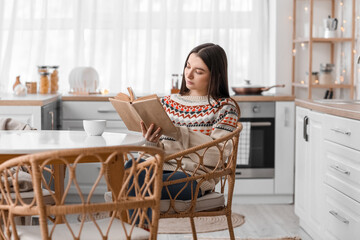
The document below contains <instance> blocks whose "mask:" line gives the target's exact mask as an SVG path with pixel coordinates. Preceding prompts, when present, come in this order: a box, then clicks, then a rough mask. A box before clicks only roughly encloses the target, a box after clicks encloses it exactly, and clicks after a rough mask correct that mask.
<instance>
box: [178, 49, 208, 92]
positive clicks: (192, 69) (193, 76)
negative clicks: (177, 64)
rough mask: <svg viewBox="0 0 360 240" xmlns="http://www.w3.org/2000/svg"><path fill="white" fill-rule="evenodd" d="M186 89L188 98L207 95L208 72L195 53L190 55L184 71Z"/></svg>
mask: <svg viewBox="0 0 360 240" xmlns="http://www.w3.org/2000/svg"><path fill="white" fill-rule="evenodd" d="M184 76H185V81H186V87H187V88H188V89H189V90H190V92H189V95H190V96H205V95H207V94H208V92H207V91H208V86H209V82H210V71H209V69H208V67H207V66H206V64H205V63H204V62H203V60H202V59H201V58H200V57H198V55H197V54H196V53H192V54H190V56H189V59H188V61H187V63H186V67H185V70H184Z"/></svg>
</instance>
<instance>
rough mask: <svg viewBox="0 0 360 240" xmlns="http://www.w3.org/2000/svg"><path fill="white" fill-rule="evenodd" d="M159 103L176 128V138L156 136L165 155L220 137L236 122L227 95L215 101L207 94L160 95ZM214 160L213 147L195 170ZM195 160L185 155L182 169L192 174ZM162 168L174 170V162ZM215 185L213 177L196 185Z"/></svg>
mask: <svg viewBox="0 0 360 240" xmlns="http://www.w3.org/2000/svg"><path fill="white" fill-rule="evenodd" d="M161 103H162V105H163V107H164V109H165V111H166V113H167V114H168V115H169V117H170V119H171V120H172V121H173V123H174V125H175V126H176V127H178V130H179V136H178V139H173V138H171V137H167V136H162V137H161V138H160V143H159V145H160V146H161V147H162V148H163V149H164V150H165V154H166V155H168V154H173V153H176V152H179V151H183V150H185V149H188V148H190V147H193V146H197V145H200V144H204V143H206V142H209V141H212V140H213V139H217V138H220V137H222V136H224V135H226V134H228V133H229V132H232V131H233V130H234V129H235V128H236V124H237V122H238V117H239V116H238V113H237V109H236V107H235V105H234V103H233V102H232V100H231V99H230V98H222V99H219V100H218V101H214V100H212V101H210V103H211V104H209V102H208V97H207V96H181V95H178V94H175V95H170V96H166V97H163V98H161ZM229 147H231V146H229ZM229 150H230V149H229ZM228 154H229V153H228ZM218 159H219V155H218V151H217V150H215V149H213V151H211V150H209V151H208V152H207V153H206V155H205V159H204V161H205V163H204V165H205V166H204V167H203V168H202V169H201V168H200V169H198V170H197V172H199V173H204V172H206V171H207V170H211V169H212V168H214V167H215V166H216V164H217V163H218ZM198 162H199V159H198V157H197V156H196V155H195V154H193V155H189V156H187V157H186V158H184V159H183V160H182V168H183V169H184V170H185V171H187V172H189V173H192V172H193V171H194V170H195V169H196V167H197V163H198ZM205 168H207V169H205ZM164 170H170V171H174V170H176V162H175V161H169V162H166V163H165V164H164ZM178 171H179V170H178ZM215 184H216V182H215V181H214V180H210V181H207V182H204V183H203V184H202V185H201V187H200V188H201V190H202V191H203V192H205V191H207V190H212V189H213V188H214V187H215Z"/></svg>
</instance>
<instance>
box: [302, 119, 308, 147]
mask: <svg viewBox="0 0 360 240" xmlns="http://www.w3.org/2000/svg"><path fill="white" fill-rule="evenodd" d="M308 124H309V117H308V116H305V117H304V122H303V138H304V139H305V141H306V142H307V141H308V140H309V135H308V134H307V126H308Z"/></svg>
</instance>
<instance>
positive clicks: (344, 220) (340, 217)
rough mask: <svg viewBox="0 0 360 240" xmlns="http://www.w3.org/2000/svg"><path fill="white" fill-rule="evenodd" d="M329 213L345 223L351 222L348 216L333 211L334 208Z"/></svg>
mask: <svg viewBox="0 0 360 240" xmlns="http://www.w3.org/2000/svg"><path fill="white" fill-rule="evenodd" d="M329 213H330V214H331V215H333V216H334V217H336V218H337V219H338V220H339V221H341V222H343V223H345V224H349V223H350V222H349V220H347V219H346V218H344V217H342V216H340V215H339V214H338V213H337V212H335V211H333V210H330V211H329Z"/></svg>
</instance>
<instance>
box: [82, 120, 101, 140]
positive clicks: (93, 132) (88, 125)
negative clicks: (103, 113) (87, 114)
mask: <svg viewBox="0 0 360 240" xmlns="http://www.w3.org/2000/svg"><path fill="white" fill-rule="evenodd" d="M83 126H84V130H85V132H86V133H87V134H88V135H89V136H101V135H102V134H103V132H104V130H105V126H106V120H83Z"/></svg>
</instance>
